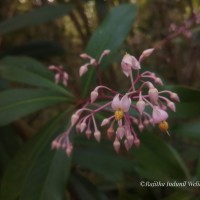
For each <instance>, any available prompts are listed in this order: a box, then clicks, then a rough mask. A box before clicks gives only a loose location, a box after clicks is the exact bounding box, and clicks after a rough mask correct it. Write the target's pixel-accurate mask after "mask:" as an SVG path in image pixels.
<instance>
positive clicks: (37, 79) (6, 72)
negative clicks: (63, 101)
mask: <svg viewBox="0 0 200 200" xmlns="http://www.w3.org/2000/svg"><path fill="white" fill-rule="evenodd" d="M0 65H1V66H0V74H1V76H2V78H4V79H7V80H11V81H16V82H20V83H26V84H29V85H33V86H38V87H43V88H48V89H51V90H54V91H58V92H61V93H63V94H66V95H70V96H72V95H71V94H70V93H69V92H68V91H67V90H66V89H64V88H63V87H61V86H59V85H57V84H55V82H54V79H53V77H52V75H53V74H52V73H51V72H49V71H48V69H47V68H45V67H44V66H43V65H42V64H40V63H38V62H37V61H35V60H33V59H30V58H26V57H22V58H18V57H8V58H5V59H3V60H1V62H0ZM50 76H51V78H50Z"/></svg>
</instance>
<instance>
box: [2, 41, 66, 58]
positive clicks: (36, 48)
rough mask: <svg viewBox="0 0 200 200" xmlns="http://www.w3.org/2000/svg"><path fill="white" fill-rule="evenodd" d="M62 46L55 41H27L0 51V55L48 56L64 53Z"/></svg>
mask: <svg viewBox="0 0 200 200" xmlns="http://www.w3.org/2000/svg"><path fill="white" fill-rule="evenodd" d="M64 52H65V50H64V48H63V47H62V46H61V45H59V44H58V43H56V42H53V41H47V40H41V41H40V40H36V41H29V42H27V43H25V44H22V45H18V46H13V47H10V48H8V49H6V50H4V51H2V52H1V51H0V57H3V56H6V55H23V56H25V55H26V56H31V57H34V58H40V59H41V58H49V57H51V56H55V55H61V54H64Z"/></svg>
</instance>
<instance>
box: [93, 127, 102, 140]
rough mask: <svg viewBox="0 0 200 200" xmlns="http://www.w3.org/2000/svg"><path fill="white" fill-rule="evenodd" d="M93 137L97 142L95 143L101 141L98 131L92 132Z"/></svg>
mask: <svg viewBox="0 0 200 200" xmlns="http://www.w3.org/2000/svg"><path fill="white" fill-rule="evenodd" d="M94 137H95V139H96V140H97V142H100V139H101V133H100V131H98V130H96V131H95V132H94Z"/></svg>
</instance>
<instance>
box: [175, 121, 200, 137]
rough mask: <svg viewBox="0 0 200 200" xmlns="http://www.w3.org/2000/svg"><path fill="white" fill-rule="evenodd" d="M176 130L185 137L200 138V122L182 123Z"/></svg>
mask: <svg viewBox="0 0 200 200" xmlns="http://www.w3.org/2000/svg"><path fill="white" fill-rule="evenodd" d="M174 132H175V133H176V134H177V135H179V136H183V137H187V138H191V139H194V140H197V141H198V140H200V122H193V123H186V124H182V125H181V126H179V127H178V128H176V129H175V130H174Z"/></svg>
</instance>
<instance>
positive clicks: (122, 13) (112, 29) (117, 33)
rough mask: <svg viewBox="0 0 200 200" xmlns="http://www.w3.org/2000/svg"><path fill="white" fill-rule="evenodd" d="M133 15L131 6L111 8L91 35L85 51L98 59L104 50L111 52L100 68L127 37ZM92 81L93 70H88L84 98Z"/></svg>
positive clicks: (84, 83)
mask: <svg viewBox="0 0 200 200" xmlns="http://www.w3.org/2000/svg"><path fill="white" fill-rule="evenodd" d="M135 14H136V9H135V7H134V6H133V5H131V4H123V5H119V6H117V7H115V8H113V9H112V10H111V11H110V13H109V14H108V16H107V17H106V18H105V20H104V22H103V23H102V24H101V25H100V27H99V28H98V29H97V30H96V31H95V32H94V33H93V35H92V37H91V39H90V41H89V43H88V45H87V48H86V50H85V51H86V52H87V53H88V54H89V55H91V56H92V57H94V58H96V59H98V57H99V56H100V54H101V53H102V52H103V51H104V50H105V49H109V50H111V54H110V55H109V56H108V57H107V58H104V62H103V63H102V66H103V67H106V66H107V65H108V64H109V63H110V61H111V59H112V58H113V56H114V54H115V53H116V51H117V50H118V49H119V47H120V46H121V44H122V42H123V41H124V39H125V38H126V36H127V35H128V33H129V31H130V29H131V26H132V23H133V19H134V17H135ZM94 80H95V76H94V70H93V69H90V71H89V72H88V73H87V74H86V75H85V76H84V78H83V96H84V97H85V96H86V95H87V94H88V92H89V90H90V88H91V84H92V82H93V81H94Z"/></svg>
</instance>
